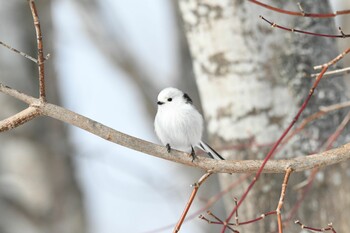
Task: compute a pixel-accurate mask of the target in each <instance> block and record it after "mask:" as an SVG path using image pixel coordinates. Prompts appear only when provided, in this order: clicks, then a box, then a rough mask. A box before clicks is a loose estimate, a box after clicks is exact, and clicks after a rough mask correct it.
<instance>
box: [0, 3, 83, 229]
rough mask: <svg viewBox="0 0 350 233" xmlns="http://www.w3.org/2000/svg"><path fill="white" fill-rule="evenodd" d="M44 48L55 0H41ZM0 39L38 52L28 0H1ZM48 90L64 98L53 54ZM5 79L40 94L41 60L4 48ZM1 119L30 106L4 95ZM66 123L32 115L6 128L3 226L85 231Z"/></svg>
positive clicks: (1, 77)
mask: <svg viewBox="0 0 350 233" xmlns="http://www.w3.org/2000/svg"><path fill="white" fill-rule="evenodd" d="M37 5H38V6H37V7H38V12H39V15H40V19H41V27H42V30H43V36H44V52H45V53H48V52H49V53H51V54H53V53H54V51H53V46H52V41H53V38H52V20H51V13H50V9H51V6H50V1H40V4H39V1H38V4H37ZM0 21H1V24H0V32H1V38H0V40H1V41H3V42H6V43H8V44H10V45H11V46H13V47H15V48H17V49H19V50H22V51H24V52H26V53H29V54H30V55H32V56H34V57H35V56H36V38H35V29H34V25H33V20H32V16H31V13H30V9H29V6H28V4H27V1H22V0H21V1H18V0H12V1H5V0H1V7H0ZM45 65H46V75H47V93H48V99H49V101H51V102H54V103H58V102H59V98H58V92H57V85H56V83H55V72H54V67H53V59H50V60H49V61H47V62H46V63H45ZM0 70H1V72H0V82H1V83H3V84H6V85H9V86H11V87H14V88H16V89H18V90H20V91H22V92H25V93H28V94H30V95H33V96H38V94H37V93H38V88H37V86H38V78H37V68H36V64H34V63H32V62H31V61H29V60H27V59H25V58H24V57H21V56H19V55H18V54H15V53H13V52H12V51H10V50H7V49H4V48H3V47H2V48H0ZM0 106H1V107H0V119H4V118H6V117H8V116H10V115H13V114H15V113H17V112H19V111H21V110H22V109H24V108H25V107H26V106H25V105H23V104H21V103H19V102H18V101H16V100H14V99H13V98H11V97H8V96H5V95H1V96H0ZM70 153H71V148H70V147H69V143H68V141H67V134H66V130H65V128H64V127H63V126H62V124H61V123H58V122H56V121H53V120H51V119H49V120H46V119H40V120H38V121H37V120H34V121H31V122H30V123H28V124H25V125H24V126H21V127H19V128H16V129H14V130H12V131H10V132H4V133H2V134H0V232H3V233H22V232H26V233H47V232H50V233H62V232H67V233H69V232H72V233H73V232H74V233H79V232H85V224H84V216H83V206H82V201H81V194H80V191H79V189H78V187H77V183H76V181H75V178H74V174H73V166H72V161H71V158H70V157H69V155H70Z"/></svg>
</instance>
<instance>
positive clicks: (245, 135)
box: [179, 0, 350, 232]
mask: <svg viewBox="0 0 350 233" xmlns="http://www.w3.org/2000/svg"><path fill="white" fill-rule="evenodd" d="M179 4H180V9H181V11H182V16H183V20H184V25H185V31H186V35H187V39H188V43H189V46H190V50H191V54H192V58H193V67H194V72H195V75H196V83H197V85H198V89H199V93H200V97H201V101H202V106H203V111H204V115H205V119H206V122H207V130H208V134H209V138H210V142H211V144H212V145H213V146H214V147H215V148H218V149H220V148H221V150H220V151H221V153H222V154H223V156H224V157H226V158H228V159H263V158H264V156H265V155H266V152H267V151H268V149H270V148H269V147H266V146H265V147H260V146H257V145H264V144H269V143H272V142H274V141H275V140H276V139H277V138H278V137H279V136H280V135H281V133H282V132H283V130H284V129H285V128H286V126H287V124H288V123H290V122H291V120H292V119H293V116H294V115H295V114H296V112H297V110H298V108H299V106H300V105H301V102H302V100H303V99H304V98H305V97H306V96H307V94H308V92H309V89H310V87H311V82H312V80H311V79H308V78H305V74H310V73H313V70H312V67H313V66H314V65H319V64H323V63H324V62H327V61H328V60H330V59H332V58H334V57H335V56H336V55H337V54H338V51H337V49H336V43H335V41H334V40H332V39H328V38H320V37H311V36H306V35H302V34H296V33H290V32H285V31H279V30H278V29H275V28H272V27H270V26H269V25H268V24H266V23H264V22H263V21H262V20H260V19H259V15H263V16H266V17H268V18H269V19H271V20H273V21H274V22H276V23H278V24H281V25H285V26H288V27H292V28H294V27H297V28H298V29H302V30H307V31H313V32H320V33H331V34H332V33H333V34H334V33H336V31H335V29H334V28H335V27H334V22H333V20H332V19H322V20H321V19H310V18H302V17H291V16H286V15H282V14H277V13H274V12H271V11H268V10H265V9H263V8H261V7H259V6H256V5H253V4H252V3H250V2H248V1H239V0H237V1H231V0H230V1H229V0H205V1H199V0H181V1H179ZM271 4H273V5H275V6H276V5H277V6H278V7H280V8H283V9H294V10H296V11H298V8H297V7H296V6H295V5H294V2H287V1H283V2H280V1H278V2H277V1H275V2H273V3H271ZM302 5H303V7H304V9H305V11H307V12H331V9H330V8H329V5H328V3H327V2H326V1H322V2H317V4H316V3H315V2H313V1H303V2H302ZM343 86H344V85H343V80H342V78H341V77H336V78H332V79H326V80H322V81H321V84H320V86H319V87H318V89H317V91H316V93H315V95H314V97H313V99H312V101H311V102H310V104H309V106H308V107H307V109H306V110H305V112H304V114H303V116H304V117H305V116H306V115H309V114H311V113H314V112H316V111H318V108H319V106H324V105H330V104H332V103H338V102H341V101H343V100H345V91H344V89H343ZM343 116H344V114H343V113H341V112H337V113H334V114H328V115H327V116H326V117H324V118H323V119H321V120H318V121H317V122H313V123H312V124H311V125H310V126H308V127H307V128H306V129H305V130H304V131H303V132H302V133H301V134H300V135H299V136H297V137H296V138H295V139H293V140H292V141H291V142H290V143H289V144H288V145H287V146H286V147H285V149H284V150H282V151H280V153H279V154H278V155H276V156H275V158H276V157H277V158H281V157H287V156H297V155H302V154H305V153H311V152H315V151H317V150H319V149H320V148H321V145H322V144H323V143H324V142H325V140H326V139H327V138H328V137H329V136H330V134H331V133H332V132H333V131H334V130H335V129H336V127H337V126H338V125H339V123H340V121H341V120H342V117H343ZM344 135H346V133H345V134H344ZM348 139H349V137H348V136H341V137H340V138H339V140H338V141H337V143H336V144H337V145H340V144H343V143H344V142H345V141H348ZM252 143H253V144H252ZM244 145H247V146H244ZM234 148H240V149H234ZM347 169H348V168H347V166H346V164H342V165H340V166H334V167H330V168H326V169H324V170H322V171H321V172H320V173H319V176H318V179H316V181H315V182H314V186H313V189H312V191H311V193H310V194H309V195H308V197H307V199H306V200H305V202H304V203H303V205H302V206H301V207H300V209H299V211H298V214H297V216H296V217H295V218H297V219H300V220H301V221H302V222H303V223H304V224H306V225H312V226H318V227H324V226H326V225H327V223H329V222H333V223H334V224H335V225H334V226H335V228H336V229H337V230H338V231H339V232H343V231H344V232H345V231H346V230H347V229H350V223H349V221H347V220H346V219H345V218H346V216H349V215H350V209H349V208H346V209H343V206H349V204H350V198H349V195H347V194H348V193H349V189H350V184H349V182H346V181H347V179H348V176H347V172H346V171H347ZM308 175H309V173H305V174H293V175H292V177H291V179H290V184H289V186H288V190H287V193H288V194H287V197H286V200H287V201H286V203H285V205H284V209H283V210H282V211H283V212H282V213H287V212H288V211H289V210H290V209H291V208H292V207H293V205H294V203H295V201H296V199H297V198H298V197H299V196H300V191H296V190H293V189H292V187H293V185H295V184H298V183H300V182H302V181H303V180H305V179H306V178H307V177H308ZM236 179H237V176H236V175H232V176H230V175H220V183H221V185H222V187H226V186H228V184H229V183H231V182H232V181H234V180H236ZM250 182H251V179H248V180H247V181H246V182H245V183H244V184H242V185H240V186H239V187H238V188H235V190H234V191H233V192H232V195H231V197H230V198H228V199H225V200H224V201H225V203H226V211H227V213H229V212H230V211H231V210H232V208H233V207H234V206H233V204H234V203H233V199H232V196H235V197H237V198H240V197H241V195H242V193H243V192H244V190H245V189H246V188H247V185H248V184H249V183H250ZM281 184H282V176H281V175H263V176H262V177H261V178H260V179H259V181H258V182H257V184H256V185H255V187H254V189H253V190H252V192H251V193H250V194H249V196H248V198H247V199H246V201H245V202H244V204H243V205H242V206H241V207H240V209H239V215H240V221H245V220H250V219H253V218H256V217H258V216H259V215H260V214H262V213H264V212H267V211H271V210H275V209H276V207H277V204H278V198H279V194H280V189H281ZM340 210H341V211H340ZM221 217H222V218H223V219H224V218H226V217H227V216H221ZM203 224H205V223H203ZM276 226H277V223H276V221H275V219H274V218H269V219H265V220H264V221H260V222H259V223H256V224H250V225H249V226H246V227H244V228H242V229H244V230H243V232H270V231H273V230H276ZM292 229H293V230H294V231H290V232H298V229H299V230H300V227H298V226H292ZM288 231H289V230H288Z"/></svg>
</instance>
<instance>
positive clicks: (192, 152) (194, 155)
mask: <svg viewBox="0 0 350 233" xmlns="http://www.w3.org/2000/svg"><path fill="white" fill-rule="evenodd" d="M191 156H192V162H193V161H194V159H195V158H196V152H194V149H193V146H191Z"/></svg>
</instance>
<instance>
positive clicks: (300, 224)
mask: <svg viewBox="0 0 350 233" xmlns="http://www.w3.org/2000/svg"><path fill="white" fill-rule="evenodd" d="M294 223H295V224H298V225H299V226H300V227H301V228H302V229H306V230H311V231H317V232H325V231H332V232H333V233H337V232H336V231H335V229H334V228H333V226H332V223H329V224H328V226H327V227H325V228H315V227H308V226H305V225H304V224H302V223H301V222H300V221H299V220H296V221H295V222H294Z"/></svg>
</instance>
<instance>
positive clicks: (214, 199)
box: [144, 174, 251, 233]
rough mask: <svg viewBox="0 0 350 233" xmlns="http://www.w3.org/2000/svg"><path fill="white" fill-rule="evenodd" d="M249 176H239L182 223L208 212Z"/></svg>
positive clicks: (152, 231)
mask: <svg viewBox="0 0 350 233" xmlns="http://www.w3.org/2000/svg"><path fill="white" fill-rule="evenodd" d="M250 175H251V174H243V175H241V176H239V178H238V179H237V180H235V181H234V182H232V183H231V184H230V185H229V186H227V187H226V188H225V189H224V190H222V191H220V192H219V193H217V194H216V195H214V196H212V197H211V198H209V200H208V201H207V203H206V204H205V205H204V206H203V207H202V208H200V209H199V210H197V211H195V212H194V213H192V214H190V215H187V217H186V218H185V220H184V222H186V221H188V220H191V219H194V218H195V217H197V216H198V215H199V214H200V213H202V212H204V211H206V210H208V209H209V208H210V207H211V206H212V205H214V204H215V203H216V202H217V201H218V200H220V199H221V198H222V197H223V196H224V195H226V194H227V193H228V192H229V191H230V190H232V189H234V188H235V187H237V185H239V184H241V183H242V182H243V181H244V180H245V179H247V178H248V177H249V176H250ZM173 226H174V224H169V225H167V226H163V227H160V228H158V229H154V230H151V231H147V232H144V233H157V232H161V231H165V230H168V229H170V228H172V227H173Z"/></svg>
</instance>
